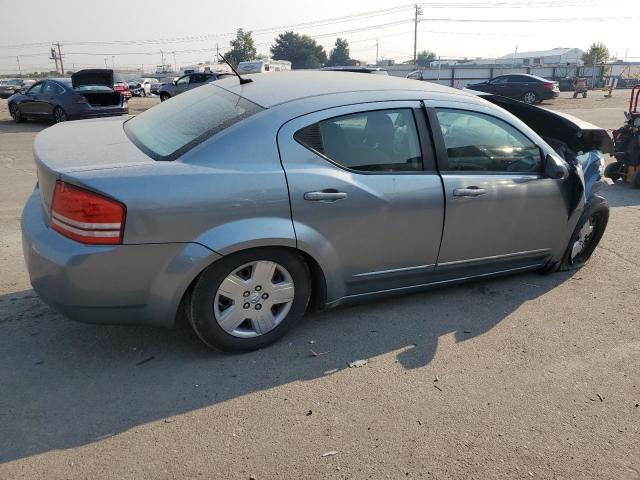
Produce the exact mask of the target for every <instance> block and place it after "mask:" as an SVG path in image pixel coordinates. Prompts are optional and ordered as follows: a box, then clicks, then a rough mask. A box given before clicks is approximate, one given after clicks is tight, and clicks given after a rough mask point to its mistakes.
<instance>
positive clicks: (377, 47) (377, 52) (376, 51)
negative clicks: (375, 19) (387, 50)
mask: <svg viewBox="0 0 640 480" xmlns="http://www.w3.org/2000/svg"><path fill="white" fill-rule="evenodd" d="M376 65H378V39H377V38H376Z"/></svg>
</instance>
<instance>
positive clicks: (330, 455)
mask: <svg viewBox="0 0 640 480" xmlns="http://www.w3.org/2000/svg"><path fill="white" fill-rule="evenodd" d="M337 454H338V452H336V451H335V450H330V451H328V452H324V453H323V454H322V456H323V457H333V456H334V455H337Z"/></svg>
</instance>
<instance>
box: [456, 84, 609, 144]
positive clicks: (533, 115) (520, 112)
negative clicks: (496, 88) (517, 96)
mask: <svg viewBox="0 0 640 480" xmlns="http://www.w3.org/2000/svg"><path fill="white" fill-rule="evenodd" d="M466 91H467V92H468V93H473V94H475V95H477V96H479V97H481V98H484V99H485V100H488V101H489V102H491V103H493V104H494V105H497V106H499V107H502V108H504V109H505V110H506V111H508V112H509V113H511V114H513V115H515V116H516V117H518V118H519V119H520V120H522V121H523V122H524V123H526V124H527V125H528V126H529V127H530V128H531V129H532V130H534V131H535V132H536V133H537V134H538V135H540V136H541V137H543V138H544V137H550V138H554V139H557V140H561V141H563V142H564V143H566V144H567V145H568V146H569V147H570V148H571V149H572V150H573V151H574V152H576V153H577V152H589V151H591V150H600V151H601V152H602V153H609V154H612V153H613V140H612V139H611V136H610V135H609V134H608V133H607V131H606V130H605V129H604V128H600V127H598V126H597V125H593V124H592V123H589V122H585V121H584V120H581V119H579V118H577V117H574V116H573V115H569V114H568V113H563V112H558V111H555V110H548V109H546V108H542V107H537V106H535V105H529V104H528V103H524V102H521V101H519V100H514V99H512V98H507V97H502V96H500V95H493V94H490V93H483V92H476V91H473V90H468V89H467V90H466Z"/></svg>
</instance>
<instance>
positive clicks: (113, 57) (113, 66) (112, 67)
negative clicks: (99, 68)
mask: <svg viewBox="0 0 640 480" xmlns="http://www.w3.org/2000/svg"><path fill="white" fill-rule="evenodd" d="M111 69H112V70H115V69H116V56H115V55H111Z"/></svg>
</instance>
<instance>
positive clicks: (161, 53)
mask: <svg viewBox="0 0 640 480" xmlns="http://www.w3.org/2000/svg"><path fill="white" fill-rule="evenodd" d="M160 55H161V56H162V69H163V70H164V52H163V51H162V50H160Z"/></svg>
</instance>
